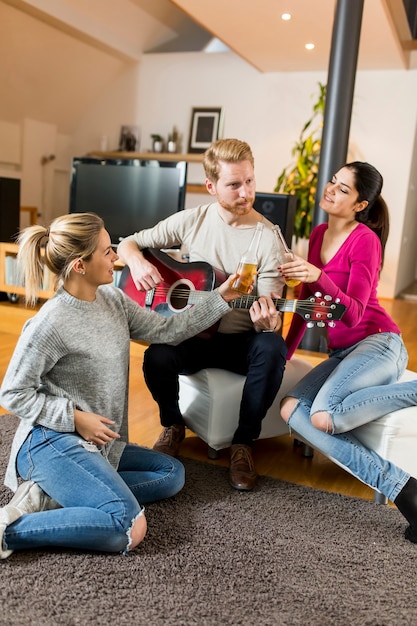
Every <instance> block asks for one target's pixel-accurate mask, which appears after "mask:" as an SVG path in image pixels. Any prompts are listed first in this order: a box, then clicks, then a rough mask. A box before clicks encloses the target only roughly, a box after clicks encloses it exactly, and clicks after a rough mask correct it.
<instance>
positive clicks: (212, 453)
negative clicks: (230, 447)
mask: <svg viewBox="0 0 417 626" xmlns="http://www.w3.org/2000/svg"><path fill="white" fill-rule="evenodd" d="M207 456H208V458H209V459H212V460H213V461H214V460H215V459H218V458H219V451H218V450H215V449H214V448H211V447H210V446H207Z"/></svg>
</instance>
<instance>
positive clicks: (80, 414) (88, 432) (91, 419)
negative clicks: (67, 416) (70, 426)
mask: <svg viewBox="0 0 417 626" xmlns="http://www.w3.org/2000/svg"><path fill="white" fill-rule="evenodd" d="M74 424H75V430H76V431H77V433H78V434H79V435H81V437H82V438H83V439H85V440H86V441H91V442H92V443H95V444H96V446H104V445H105V444H106V443H109V441H111V440H112V439H120V435H119V434H118V433H115V432H114V430H112V429H111V428H110V426H111V425H113V424H114V421H113V420H110V419H108V418H107V417H103V415H97V414H96V413H89V412H87V411H80V410H78V409H75V410H74Z"/></svg>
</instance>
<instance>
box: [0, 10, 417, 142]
mask: <svg viewBox="0 0 417 626" xmlns="http://www.w3.org/2000/svg"><path fill="white" fill-rule="evenodd" d="M356 1H357V0H348V2H349V3H353V2H356ZM335 6H336V0H315V1H313V0H117V2H115V1H114V0H88V2H85V0H59V2H58V0H0V74H1V76H2V97H1V98H0V120H4V121H6V122H12V123H19V122H20V120H22V119H25V118H27V117H28V118H31V119H36V120H40V121H45V122H54V123H56V124H57V125H58V127H59V128H60V131H61V132H63V133H71V132H72V131H73V129H74V127H75V126H76V125H77V123H78V120H79V119H80V118H81V117H82V115H83V114H84V111H85V110H87V109H88V107H89V106H90V105H91V103H93V102H95V101H96V99H97V98H98V97H99V96H100V94H101V93H103V92H104V91H105V90H106V89H107V88H108V86H109V85H112V84H115V83H116V82H117V80H118V77H120V76H123V73H124V72H125V71H126V68H130V67H131V64H132V63H133V64H134V63H137V62H140V59H141V57H142V56H143V55H144V54H146V53H147V52H152V51H170V50H172V51H176V52H179V51H191V50H203V49H204V47H205V46H206V45H207V43H208V42H209V41H210V39H211V38H212V37H217V38H218V39H219V40H221V41H222V42H224V44H226V45H227V46H228V47H229V48H230V49H232V50H233V51H234V52H235V53H237V54H238V55H239V56H240V57H242V58H243V59H245V60H246V61H247V62H248V63H250V64H251V65H252V66H254V67H255V68H257V69H258V70H259V71H260V72H285V71H304V72H307V71H327V69H328V64H329V55H330V47H331V37H332V29H333V20H334V10H335ZM284 11H289V12H291V13H292V15H293V18H292V20H291V21H290V22H283V21H282V20H281V19H280V15H281V13H282V12H284ZM307 42H313V43H314V44H315V48H314V50H313V51H311V52H308V51H306V50H305V48H304V45H305V43H307ZM413 48H415V43H414V42H412V41H411V37H410V31H409V28H408V25H407V20H406V17H405V12H404V9H403V3H402V0H364V13H363V23H362V32H361V43H360V51H359V59H358V68H359V69H383V70H388V69H410V68H417V62H415V55H417V52H415V51H414V52H411V50H412V49H413ZM80 59H82V63H80Z"/></svg>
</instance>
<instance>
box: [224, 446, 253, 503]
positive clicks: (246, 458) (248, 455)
mask: <svg viewBox="0 0 417 626" xmlns="http://www.w3.org/2000/svg"><path fill="white" fill-rule="evenodd" d="M229 475H230V484H231V485H232V487H233V488H234V489H238V490H239V491H251V490H252V489H253V488H254V486H255V484H256V479H257V474H256V471H255V464H254V462H253V457H252V448H250V446H245V445H243V444H241V443H235V444H233V445H232V446H231V448H230V474H229Z"/></svg>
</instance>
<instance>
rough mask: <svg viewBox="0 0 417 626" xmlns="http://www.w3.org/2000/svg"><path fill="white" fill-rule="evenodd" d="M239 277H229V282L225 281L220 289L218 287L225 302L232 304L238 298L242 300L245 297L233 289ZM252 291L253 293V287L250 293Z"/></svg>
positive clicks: (234, 275) (233, 275) (236, 275)
mask: <svg viewBox="0 0 417 626" xmlns="http://www.w3.org/2000/svg"><path fill="white" fill-rule="evenodd" d="M238 277H239V274H232V275H231V276H229V278H228V279H227V280H225V282H224V283H223V284H222V285H220V287H218V292H219V293H220V295H221V297H222V298H223V300H226V302H232V301H233V300H236V299H237V298H241V297H242V295H243V294H241V293H239V291H236V289H233V287H232V285H233V283H234V281H235V280H236V279H237V278H238ZM252 291H253V285H252V286H251V287H250V291H249V293H252Z"/></svg>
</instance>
